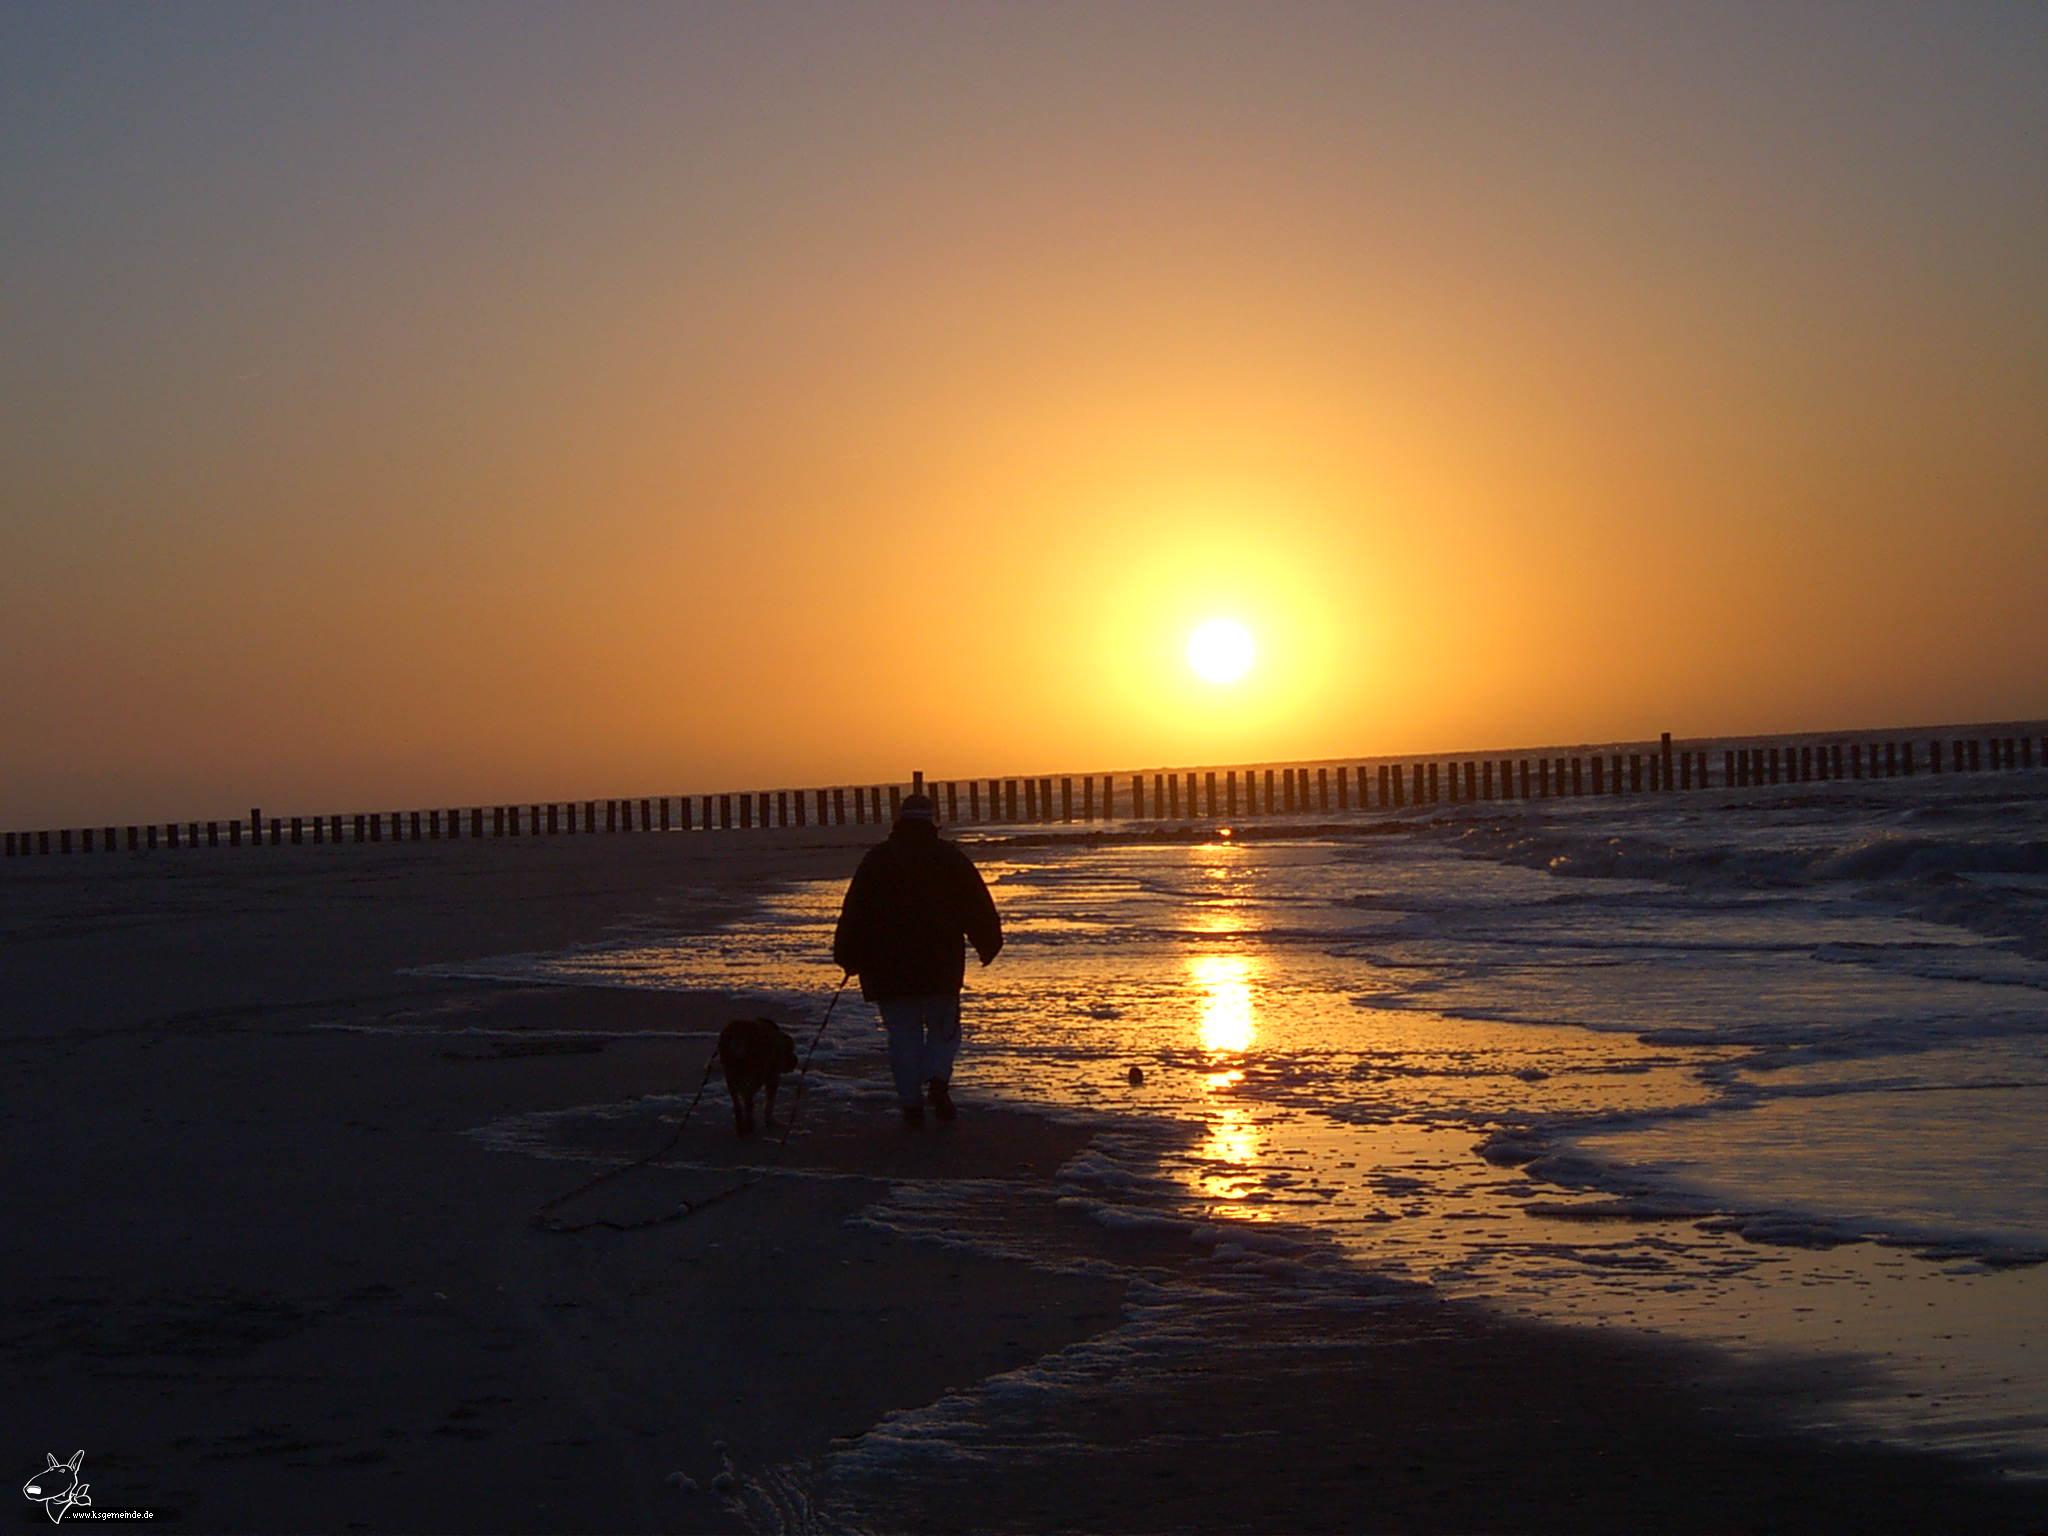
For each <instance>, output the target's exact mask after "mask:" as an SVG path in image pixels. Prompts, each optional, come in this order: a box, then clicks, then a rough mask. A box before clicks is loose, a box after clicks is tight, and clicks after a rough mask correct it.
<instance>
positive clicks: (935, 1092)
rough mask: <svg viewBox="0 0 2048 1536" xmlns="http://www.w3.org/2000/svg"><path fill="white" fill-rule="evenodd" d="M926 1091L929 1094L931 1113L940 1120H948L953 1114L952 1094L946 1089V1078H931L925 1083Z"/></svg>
mask: <svg viewBox="0 0 2048 1536" xmlns="http://www.w3.org/2000/svg"><path fill="white" fill-rule="evenodd" d="M927 1091H928V1092H929V1093H930V1094H931V1099H932V1113H933V1114H935V1115H937V1116H938V1117H939V1118H940V1119H941V1120H947V1121H950V1120H951V1119H952V1118H953V1115H954V1109H953V1095H952V1094H951V1093H950V1092H949V1091H948V1090H947V1086H946V1080H945V1079H944V1078H943V1077H935V1078H933V1079H932V1080H931V1082H930V1083H929V1084H928V1085H927Z"/></svg>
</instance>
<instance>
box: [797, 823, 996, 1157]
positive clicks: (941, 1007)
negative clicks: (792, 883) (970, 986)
mask: <svg viewBox="0 0 2048 1536" xmlns="http://www.w3.org/2000/svg"><path fill="white" fill-rule="evenodd" d="M963 939H964V940H965V941H966V943H967V944H972V945H973V946H974V952H975V953H976V954H977V955H979V956H980V957H981V963H982V964H983V965H987V964H988V963H989V962H990V961H991V960H993V959H995V957H996V954H997V952H998V951H999V950H1001V949H1002V947H1003V923H1002V919H1001V918H1000V917H998V916H997V915H996V904H995V901H994V899H993V898H992V897H991V896H990V895H989V893H988V886H987V885H986V884H984V883H983V881H982V878H981V872H980V871H979V870H977V869H976V868H975V867H974V863H973V861H972V860H970V859H969V858H968V857H967V855H966V854H964V853H962V852H961V851H960V850H959V849H958V848H957V847H955V846H954V845H953V844H952V843H949V842H946V841H945V840H944V839H942V838H941V837H940V836H939V824H938V816H937V813H936V811H935V810H934V808H933V805H932V801H931V797H930V796H928V795H923V794H912V795H909V796H906V797H905V799H904V801H903V804H902V805H901V806H900V807H899V808H898V810H897V813H896V824H895V825H894V826H893V827H891V828H890V829H889V835H888V837H886V838H884V839H883V840H882V841H881V842H880V843H878V844H876V845H875V846H874V847H873V848H870V849H869V850H868V851H867V853H866V855H865V856H863V857H862V859H861V861H860V867H859V868H857V869H856V870H855V871H854V872H853V880H852V882H851V883H850V884H849V885H848V886H847V888H846V899H845V901H844V902H842V903H841V904H840V908H839V927H838V929H837V931H835V932H834V933H833V935H832V959H833V962H834V963H835V964H837V965H838V966H839V968H840V969H841V970H843V971H846V972H849V973H851V974H853V975H856V976H858V977H860V995H861V996H862V997H864V998H866V999H867V1000H868V1001H869V1002H871V1003H873V1004H874V1005H875V1006H876V1007H877V1008H878V1009H880V1011H881V1015H882V1024H883V1026H884V1027H885V1028H887V1030H888V1031H889V1069H890V1071H891V1072H892V1073H893V1074H894V1076H895V1079H896V1099H897V1102H898V1103H899V1104H900V1105H902V1107H903V1123H904V1124H905V1125H910V1126H918V1125H923V1124H924V1100H925V1098H926V1096H927V1095H929V1097H930V1099H931V1106H932V1111H933V1113H935V1114H936V1115H937V1116H938V1117H939V1118H940V1119H941V1120H951V1119H952V1118H953V1114H954V1109H953V1097H952V1093H951V1083H952V1079H953V1058H954V1056H955V1055H956V1054H957V1053H958V1052H959V1049H960V988H961V986H962V985H963V984H964V982H965V980H966V976H967V952H966V947H965V944H963V943H962V940H963Z"/></svg>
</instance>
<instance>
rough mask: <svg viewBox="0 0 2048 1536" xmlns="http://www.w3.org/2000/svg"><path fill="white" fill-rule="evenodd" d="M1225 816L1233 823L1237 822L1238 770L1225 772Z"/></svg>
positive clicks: (1232, 769)
mask: <svg viewBox="0 0 2048 1536" xmlns="http://www.w3.org/2000/svg"><path fill="white" fill-rule="evenodd" d="M1223 814H1224V815H1225V816H1228V817H1229V818H1230V819H1231V820H1232V821H1235V820H1237V770H1236V769H1235V768H1229V769H1226V770H1224V774H1223Z"/></svg>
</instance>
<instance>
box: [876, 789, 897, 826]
mask: <svg viewBox="0 0 2048 1536" xmlns="http://www.w3.org/2000/svg"><path fill="white" fill-rule="evenodd" d="M876 793H877V794H880V791H879V790H877V791H876ZM876 803H877V804H878V805H879V804H880V802H879V801H877V802H876ZM902 811H903V790H902V788H901V787H900V786H898V785H895V784H891V785H890V786H889V820H890V821H891V822H892V823H893V822H894V821H895V820H896V819H897V817H898V816H900V815H901V814H902ZM881 819H882V818H881V817H880V816H879V815H878V816H876V817H875V820H877V821H880V820H881Z"/></svg>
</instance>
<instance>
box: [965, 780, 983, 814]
mask: <svg viewBox="0 0 2048 1536" xmlns="http://www.w3.org/2000/svg"><path fill="white" fill-rule="evenodd" d="M967 819H968V820H969V821H980V820H981V780H979V779H969V780H968V781H967Z"/></svg>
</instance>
